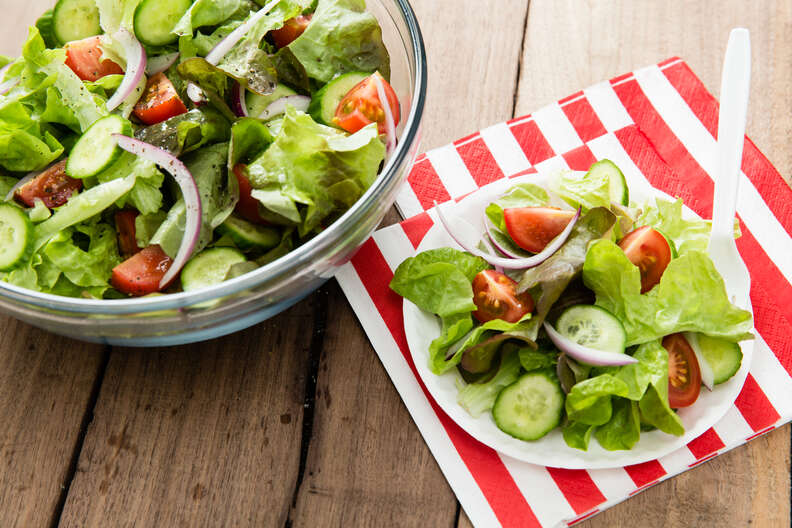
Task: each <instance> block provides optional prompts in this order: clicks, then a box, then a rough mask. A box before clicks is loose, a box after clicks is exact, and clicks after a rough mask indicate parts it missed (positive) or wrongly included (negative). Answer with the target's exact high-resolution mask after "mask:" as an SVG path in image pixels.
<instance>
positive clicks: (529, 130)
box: [509, 120, 555, 165]
mask: <svg viewBox="0 0 792 528" xmlns="http://www.w3.org/2000/svg"><path fill="white" fill-rule="evenodd" d="M509 128H510V129H511V132H512V134H513V135H514V139H516V140H517V143H519V145H520V148H522V150H523V152H525V157H526V158H528V161H530V162H531V164H532V165H536V164H537V163H540V162H542V161H544V160H546V159H548V158H552V157H553V156H555V152H553V148H552V147H551V146H550V143H548V142H547V140H546V139H545V137H544V135H543V134H542V131H541V130H539V126H538V125H537V124H536V122H534V121H533V120H531V121H525V122H524V123H518V124H516V125H511V126H510V127H509Z"/></svg>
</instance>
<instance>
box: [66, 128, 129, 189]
mask: <svg viewBox="0 0 792 528" xmlns="http://www.w3.org/2000/svg"><path fill="white" fill-rule="evenodd" d="M113 134H123V135H125V136H131V135H132V124H131V123H130V122H129V121H127V120H126V119H124V118H123V117H121V116H117V115H109V116H107V117H103V118H102V119H99V120H98V121H96V122H95V123H94V124H93V125H91V126H90V127H89V128H88V130H86V131H85V134H83V135H82V136H81V137H80V139H78V140H77V143H75V144H74V148H72V151H71V153H70V154H69V161H67V162H66V174H68V175H69V176H71V177H72V178H89V177H91V176H95V175H97V174H99V173H100V172H102V171H103V170H105V169H106V168H107V167H109V166H110V165H112V163H113V162H114V161H115V160H117V159H118V156H120V155H121V147H119V146H118V143H116V140H115V138H114V137H113Z"/></svg>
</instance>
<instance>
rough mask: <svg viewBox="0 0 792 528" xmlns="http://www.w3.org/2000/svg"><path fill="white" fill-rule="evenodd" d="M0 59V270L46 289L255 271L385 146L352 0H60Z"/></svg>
mask: <svg viewBox="0 0 792 528" xmlns="http://www.w3.org/2000/svg"><path fill="white" fill-rule="evenodd" d="M257 2H258V3H257ZM0 67H1V68H2V69H0V280H3V281H6V282H8V283H12V284H15V285H17V286H21V287H24V288H28V289H31V290H37V291H40V292H44V293H53V294H57V295H65V296H73V297H89V298H99V299H114V298H124V297H129V296H143V295H148V294H158V293H160V292H164V293H168V292H175V291H180V290H185V291H186V290H194V289H197V288H202V287H206V286H211V285H213V284H217V283H219V282H222V281H224V280H226V279H228V278H231V277H235V276H238V275H240V274H243V273H246V272H248V271H251V270H253V269H255V268H257V267H259V266H262V265H265V264H267V263H269V262H271V261H273V260H275V259H277V258H279V257H281V256H283V255H285V254H287V253H288V252H289V251H291V250H292V249H293V248H294V247H296V246H298V245H300V244H302V243H304V242H305V241H307V240H309V239H311V238H312V237H314V236H315V235H316V234H318V233H319V232H321V231H322V230H323V229H325V228H326V227H327V226H328V225H330V224H331V223H332V222H333V221H334V220H335V219H336V218H338V217H339V216H341V215H342V214H343V213H344V212H346V211H347V210H348V209H349V208H350V207H351V206H352V205H353V204H354V203H355V202H356V201H357V200H358V198H360V197H361V196H362V194H363V193H364V192H365V191H366V189H368V188H369V187H370V186H371V184H372V183H373V182H374V180H375V179H376V177H377V175H378V172H379V170H380V167H381V165H382V163H383V161H384V160H385V158H386V157H387V156H388V155H389V154H390V153H391V152H392V151H393V149H394V148H395V145H396V127H397V126H398V124H399V118H400V107H399V101H398V99H397V97H396V94H395V92H394V90H393V88H392V87H391V85H390V84H389V82H388V81H389V77H390V59H389V55H388V51H387V50H386V48H385V45H384V43H383V41H382V33H381V29H380V26H379V24H378V23H377V20H376V19H375V18H374V17H373V16H372V15H371V14H369V13H368V12H366V10H365V3H364V1H363V0H271V1H268V2H265V1H264V0H256V2H254V1H252V0H58V1H57V3H56V4H55V6H54V8H53V9H52V10H50V11H47V12H46V13H44V15H42V16H41V18H39V20H38V21H37V22H36V25H35V27H32V28H30V32H29V36H28V39H27V41H26V42H25V43H24V46H23V48H22V56H21V57H19V58H16V59H11V58H6V57H0Z"/></svg>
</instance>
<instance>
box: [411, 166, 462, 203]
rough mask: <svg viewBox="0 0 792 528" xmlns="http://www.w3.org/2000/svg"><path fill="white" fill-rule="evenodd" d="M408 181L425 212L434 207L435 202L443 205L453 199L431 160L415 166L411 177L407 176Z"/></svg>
mask: <svg viewBox="0 0 792 528" xmlns="http://www.w3.org/2000/svg"><path fill="white" fill-rule="evenodd" d="M407 181H408V182H409V183H410V187H412V190H413V192H414V193H415V196H417V197H418V201H419V202H421V206H422V207H423V208H424V210H426V209H429V208H431V207H433V206H434V201H435V200H437V201H438V202H440V203H443V202H447V201H448V200H450V199H451V195H450V194H448V190H447V189H446V188H445V185H443V182H442V181H440V176H438V175H437V172H436V171H435V169H434V166H432V161H431V160H430V159H429V158H425V161H422V162H421V163H416V164H414V165H413V168H412V170H411V171H410V175H409V176H407Z"/></svg>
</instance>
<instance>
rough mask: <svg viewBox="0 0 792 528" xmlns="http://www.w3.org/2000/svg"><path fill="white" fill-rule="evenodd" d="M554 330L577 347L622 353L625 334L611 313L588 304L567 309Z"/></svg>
mask: <svg viewBox="0 0 792 528" xmlns="http://www.w3.org/2000/svg"><path fill="white" fill-rule="evenodd" d="M556 330H557V331H558V333H559V334H561V335H563V336H564V337H566V338H568V339H571V340H572V341H574V342H576V343H577V344H579V345H583V346H587V347H589V348H593V349H595V350H602V351H603V352H615V353H617V354H623V353H624V345H625V343H626V342H627V333H626V332H625V331H624V325H622V324H621V321H619V320H618V319H617V318H616V317H615V316H614V315H613V314H612V313H610V312H609V311H607V310H605V309H604V308H600V307H599V306H595V305H590V304H578V305H576V306H571V307H569V308H567V309H566V310H565V311H564V313H562V314H561V316H560V317H559V318H558V321H557V322H556Z"/></svg>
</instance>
